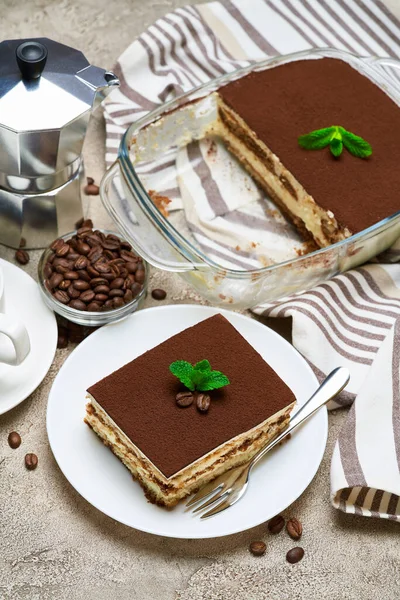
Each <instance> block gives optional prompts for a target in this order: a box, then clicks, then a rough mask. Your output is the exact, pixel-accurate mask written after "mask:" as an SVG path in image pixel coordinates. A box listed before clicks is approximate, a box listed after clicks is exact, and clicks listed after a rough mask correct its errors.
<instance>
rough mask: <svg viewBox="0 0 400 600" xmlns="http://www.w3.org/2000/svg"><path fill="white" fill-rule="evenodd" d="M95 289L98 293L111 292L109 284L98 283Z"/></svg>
mask: <svg viewBox="0 0 400 600" xmlns="http://www.w3.org/2000/svg"><path fill="white" fill-rule="evenodd" d="M92 281H93V280H92ZM94 291H95V293H96V294H109V293H110V288H109V287H108V285H96V287H95V288H94Z"/></svg>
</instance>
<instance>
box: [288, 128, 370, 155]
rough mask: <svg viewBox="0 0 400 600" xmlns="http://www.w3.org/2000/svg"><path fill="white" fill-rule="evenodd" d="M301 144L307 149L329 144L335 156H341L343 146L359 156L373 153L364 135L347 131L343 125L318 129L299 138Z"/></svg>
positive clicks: (320, 147) (315, 148) (319, 147)
mask: <svg viewBox="0 0 400 600" xmlns="http://www.w3.org/2000/svg"><path fill="white" fill-rule="evenodd" d="M298 142H299V145H300V146H301V147H302V148H305V149H306V150H320V149H322V148H325V147H326V146H329V148H330V151H331V152H332V154H333V156H336V157H339V156H340V155H341V154H342V152H343V146H344V147H345V148H346V150H348V151H349V152H350V154H353V156H357V157H358V158H368V156H371V154H372V148H371V145H370V144H369V143H368V142H367V141H366V140H364V139H363V138H362V137H360V136H358V135H355V134H354V133H352V132H351V131H347V130H346V129H345V128H344V127H342V126H341V125H332V127H324V128H323V129H316V130H315V131H311V132H310V133H306V134H305V135H301V136H299V138H298Z"/></svg>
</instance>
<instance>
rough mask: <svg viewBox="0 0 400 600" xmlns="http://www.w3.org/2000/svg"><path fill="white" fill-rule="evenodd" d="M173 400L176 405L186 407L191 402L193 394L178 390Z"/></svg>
mask: <svg viewBox="0 0 400 600" xmlns="http://www.w3.org/2000/svg"><path fill="white" fill-rule="evenodd" d="M175 400H176V403H177V405H178V406H180V407H181V408H186V407H187V406H190V405H191V404H193V400H194V396H193V394H192V392H179V394H177V395H176V398H175Z"/></svg>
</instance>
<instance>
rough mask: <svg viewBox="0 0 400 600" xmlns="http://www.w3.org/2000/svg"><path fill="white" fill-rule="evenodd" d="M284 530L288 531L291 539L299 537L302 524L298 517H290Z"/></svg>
mask: <svg viewBox="0 0 400 600" xmlns="http://www.w3.org/2000/svg"><path fill="white" fill-rule="evenodd" d="M286 531H287V532H288V534H289V535H290V537H291V538H292V540H299V539H300V538H301V534H302V533H303V525H302V524H301V523H300V521H299V520H298V519H295V518H294V517H292V518H291V519H289V521H288V522H287V523H286Z"/></svg>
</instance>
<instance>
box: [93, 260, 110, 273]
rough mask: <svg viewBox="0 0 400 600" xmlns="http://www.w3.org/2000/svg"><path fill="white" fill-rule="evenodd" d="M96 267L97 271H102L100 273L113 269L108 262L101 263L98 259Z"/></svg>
mask: <svg viewBox="0 0 400 600" xmlns="http://www.w3.org/2000/svg"><path fill="white" fill-rule="evenodd" d="M94 268H95V269H96V271H98V272H99V273H100V275H103V274H105V273H109V272H110V269H111V267H110V265H108V264H107V263H99V262H98V261H97V263H96V264H95V265H94Z"/></svg>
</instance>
